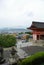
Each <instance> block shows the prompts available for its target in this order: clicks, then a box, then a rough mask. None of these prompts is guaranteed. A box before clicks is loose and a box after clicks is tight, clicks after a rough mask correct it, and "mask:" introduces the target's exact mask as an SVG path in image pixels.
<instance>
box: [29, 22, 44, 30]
mask: <svg viewBox="0 0 44 65" xmlns="http://www.w3.org/2000/svg"><path fill="white" fill-rule="evenodd" d="M31 28H39V29H44V22H36V21H33V22H32V25H31V26H30V27H29V28H28V29H31Z"/></svg>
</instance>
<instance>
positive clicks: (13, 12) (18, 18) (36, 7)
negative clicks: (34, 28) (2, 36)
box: [0, 0, 44, 28]
mask: <svg viewBox="0 0 44 65" xmlns="http://www.w3.org/2000/svg"><path fill="white" fill-rule="evenodd" d="M32 21H39V22H44V0H0V28H2V27H14V28H16V27H17V28H18V27H21V28H22V27H23V28H27V27H29V26H30V25H31V23H32Z"/></svg>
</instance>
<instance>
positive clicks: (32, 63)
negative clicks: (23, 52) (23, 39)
mask: <svg viewBox="0 0 44 65" xmlns="http://www.w3.org/2000/svg"><path fill="white" fill-rule="evenodd" d="M43 64H44V52H38V53H36V54H34V55H32V56H30V57H28V58H26V59H24V60H22V62H20V65H43Z"/></svg>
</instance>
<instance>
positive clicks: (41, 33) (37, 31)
mask: <svg viewBox="0 0 44 65" xmlns="http://www.w3.org/2000/svg"><path fill="white" fill-rule="evenodd" d="M28 29H31V30H32V33H33V40H44V22H36V21H33V22H32V24H31V26H30V27H29V28H28Z"/></svg>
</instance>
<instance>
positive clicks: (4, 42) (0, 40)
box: [0, 35, 16, 47]
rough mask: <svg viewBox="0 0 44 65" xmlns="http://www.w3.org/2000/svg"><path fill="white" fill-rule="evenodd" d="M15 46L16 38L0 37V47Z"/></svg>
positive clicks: (10, 36)
mask: <svg viewBox="0 0 44 65" xmlns="http://www.w3.org/2000/svg"><path fill="white" fill-rule="evenodd" d="M15 44H16V38H15V37H14V36H12V35H0V45H1V46H3V47H11V46H14V45H15Z"/></svg>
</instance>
